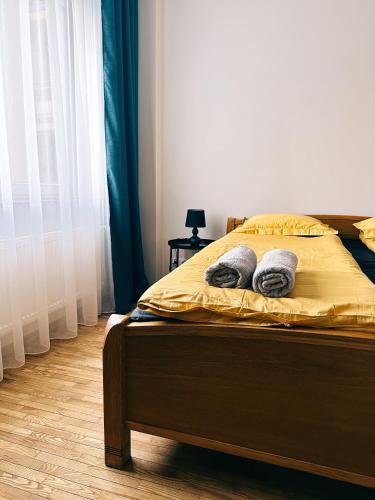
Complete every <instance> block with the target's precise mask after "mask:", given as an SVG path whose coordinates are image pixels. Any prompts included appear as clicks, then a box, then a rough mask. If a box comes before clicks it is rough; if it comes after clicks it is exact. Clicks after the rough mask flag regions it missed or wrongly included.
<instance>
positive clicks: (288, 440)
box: [103, 215, 375, 487]
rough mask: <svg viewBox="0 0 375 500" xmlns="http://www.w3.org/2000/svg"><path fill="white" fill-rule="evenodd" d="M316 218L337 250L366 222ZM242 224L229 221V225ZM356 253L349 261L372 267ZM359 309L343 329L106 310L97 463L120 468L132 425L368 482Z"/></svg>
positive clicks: (371, 420)
mask: <svg viewBox="0 0 375 500" xmlns="http://www.w3.org/2000/svg"><path fill="white" fill-rule="evenodd" d="M314 217H316V218H318V219H319V220H321V221H323V222H325V223H327V224H329V225H330V226H331V227H334V228H335V229H337V230H338V231H339V236H340V237H341V238H342V240H343V242H344V244H345V246H346V247H347V248H348V246H349V247H350V244H348V242H349V241H352V242H354V241H356V240H358V231H357V230H356V229H355V228H354V227H353V225H352V224H353V223H354V222H358V221H360V220H363V219H365V217H356V216H352V217H351V216H320V215H319V216H316V215H314ZM243 221H244V220H243V219H235V218H230V219H228V233H229V232H230V231H232V230H233V229H235V228H236V227H237V226H239V225H241V224H242V223H243ZM352 246H353V245H352ZM354 246H355V245H354ZM353 254H354V252H353ZM358 255H359V254H358ZM357 258H359V257H357ZM366 259H368V260H366V261H365V262H362V261H361V260H359V262H358V264H359V265H360V266H361V268H362V270H363V271H364V272H366V273H367V272H369V273H370V275H371V272H372V269H371V268H372V266H373V261H372V260H371V259H370V258H369V256H368V254H366ZM353 266H354V267H358V266H357V264H355V263H354V264H353ZM374 267H375V265H374ZM354 271H355V273H359V274H361V276H362V277H360V276H359V274H358V279H359V281H360V282H361V286H362V284H363V285H364V286H366V280H367V278H365V276H364V275H362V273H361V272H360V271H359V268H358V271H356V270H354ZM368 275H369V274H368ZM367 281H368V283H369V286H370V287H373V284H370V282H369V280H367ZM362 282H363V283H362ZM369 291H370V293H369V295H371V296H372V293H373V289H371V288H369ZM358 300H359V301H360V300H363V298H361V297H360V298H359V299H358ZM344 302H345V301H344ZM368 307H370V309H369V308H368ZM363 309H364V311H363V317H365V318H367V319H366V324H359V325H354V326H353V327H352V328H350V327H349V326H348V324H347V323H345V324H342V325H341V324H338V326H337V325H331V324H330V325H329V326H336V327H335V328H327V327H322V326H320V325H317V326H315V327H314V328H312V327H311V326H309V327H307V326H306V325H305V324H303V322H302V323H301V322H299V324H295V325H293V326H292V327H290V326H285V324H284V325H283V324H280V322H279V323H278V324H276V322H275V324H274V325H269V326H265V325H264V321H263V322H262V321H258V324H254V325H251V324H244V323H243V324H241V323H236V322H233V321H232V320H230V319H229V320H228V322H223V321H219V322H217V321H216V322H211V321H205V320H206V319H208V320H209V319H210V317H209V316H202V317H201V316H199V317H198V319H199V318H202V320H199V322H192V321H189V320H188V321H186V319H187V318H186V317H185V318H183V319H185V321H180V320H177V319H174V318H169V319H167V318H166V319H165V320H164V321H150V322H145V323H137V322H131V321H130V319H129V317H128V316H120V315H113V316H111V318H110V320H109V323H108V327H107V335H106V339H105V345H104V351H103V375H104V425H105V460H106V464H107V465H108V466H111V467H116V468H123V467H124V466H125V464H126V462H127V461H128V460H129V458H130V431H131V430H137V431H140V432H146V433H150V434H154V435H158V436H163V437H167V438H170V439H174V440H176V441H180V442H185V443H189V444H194V445H198V446H203V447H207V448H211V449H215V450H219V451H223V452H227V453H232V454H236V455H240V456H244V457H248V458H252V459H256V460H261V461H265V462H269V463H272V464H276V465H281V466H285V467H290V468H295V469H300V470H304V471H307V472H311V473H316V474H321V475H324V476H328V477H331V478H335V479H339V480H345V481H349V482H352V483H356V484H360V485H364V486H370V487H375V459H374V457H375V329H374V327H373V323H372V321H373V320H374V319H375V318H371V317H370V316H369V313H368V311H369V310H371V301H370V303H369V304H367V309H366V308H363ZM358 312H359V310H356V315H357V314H358ZM211 318H212V317H211ZM369 318H370V319H369ZM216 319H217V318H216ZM258 320H259V318H258ZM204 321H205V322H204Z"/></svg>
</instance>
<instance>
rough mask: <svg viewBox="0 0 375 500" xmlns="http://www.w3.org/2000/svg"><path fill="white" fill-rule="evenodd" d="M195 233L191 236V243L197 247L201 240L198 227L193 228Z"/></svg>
mask: <svg viewBox="0 0 375 500" xmlns="http://www.w3.org/2000/svg"><path fill="white" fill-rule="evenodd" d="M192 232H193V235H192V236H191V237H190V240H189V241H190V245H191V246H192V247H197V246H198V245H199V243H200V242H201V239H200V238H199V236H198V228H196V227H194V228H193V231H192Z"/></svg>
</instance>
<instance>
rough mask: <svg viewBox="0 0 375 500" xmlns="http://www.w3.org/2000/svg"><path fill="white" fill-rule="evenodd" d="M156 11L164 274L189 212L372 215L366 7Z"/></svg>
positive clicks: (372, 34) (211, 230)
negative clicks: (159, 19)
mask: <svg viewBox="0 0 375 500" xmlns="http://www.w3.org/2000/svg"><path fill="white" fill-rule="evenodd" d="M141 1H143V2H145V0H141ZM161 3H162V4H163V11H162V28H163V43H162V47H161V48H160V50H162V52H163V57H162V60H163V67H162V73H163V75H162V76H163V78H162V87H163V88H162V92H160V94H159V95H157V96H156V97H155V98H156V99H157V100H161V102H162V120H161V121H160V127H161V128H162V133H161V134H160V140H161V141H162V145H161V147H162V151H163V158H162V162H161V163H162V182H161V186H160V188H159V189H158V192H156V197H158V198H159V199H160V200H161V203H162V208H161V212H160V227H159V232H160V234H161V240H160V241H161V242H163V245H162V246H163V253H162V255H161V256H160V259H161V260H162V265H163V266H164V267H163V270H166V265H167V253H166V250H167V247H166V240H167V239H169V238H172V237H179V236H184V235H185V234H186V235H187V234H188V230H187V229H185V228H184V220H185V213H186V209H187V208H204V209H205V210H206V216H207V223H208V227H207V229H206V230H205V231H202V235H204V236H207V237H218V236H220V235H222V234H223V233H224V229H225V222H226V218H227V216H229V215H235V216H243V215H251V214H254V213H262V212H275V211H277V212H278V211H280V212H302V213H319V212H320V213H352V214H360V215H362V214H363V215H375V196H374V191H375V29H374V26H375V1H374V0H188V1H186V0H164V1H163V2H161ZM141 6H142V3H141ZM141 28H142V27H141ZM159 69H160V68H159ZM141 97H142V96H141ZM143 112H144V113H145V112H146V111H145V110H144V109H143ZM142 168H144V165H141V169H142Z"/></svg>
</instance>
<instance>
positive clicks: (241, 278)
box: [204, 246, 257, 288]
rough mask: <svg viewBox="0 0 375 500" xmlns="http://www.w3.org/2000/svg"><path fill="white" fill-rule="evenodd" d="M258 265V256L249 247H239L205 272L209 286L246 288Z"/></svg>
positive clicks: (224, 255)
mask: <svg viewBox="0 0 375 500" xmlns="http://www.w3.org/2000/svg"><path fill="white" fill-rule="evenodd" d="M256 265H257V256H256V254H255V252H254V250H252V249H251V248H249V247H245V246H238V247H235V248H232V250H229V252H226V253H225V254H223V255H222V256H221V257H219V258H218V260H217V261H216V262H215V263H214V264H212V266H210V267H209V268H207V269H206V271H205V276H204V278H205V280H206V282H207V283H208V284H209V285H212V286H217V287H219V288H246V287H247V286H249V285H250V284H251V277H252V275H253V273H254V270H255V267H256Z"/></svg>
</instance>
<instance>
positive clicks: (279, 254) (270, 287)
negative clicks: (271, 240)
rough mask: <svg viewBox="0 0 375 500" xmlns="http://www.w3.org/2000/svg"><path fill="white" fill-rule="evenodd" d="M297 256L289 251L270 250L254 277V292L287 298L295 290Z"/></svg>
mask: <svg viewBox="0 0 375 500" xmlns="http://www.w3.org/2000/svg"><path fill="white" fill-rule="evenodd" d="M297 263H298V259H297V255H295V254H294V253H293V252H290V251H289V250H270V251H269V252H267V253H265V254H264V255H263V259H262V260H261V262H260V263H259V264H258V266H257V268H256V270H255V272H254V275H253V290H254V292H258V293H261V294H262V295H265V296H266V297H274V298H276V297H285V296H286V295H288V293H289V292H291V291H292V290H293V288H294V284H295V279H296V268H297Z"/></svg>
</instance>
